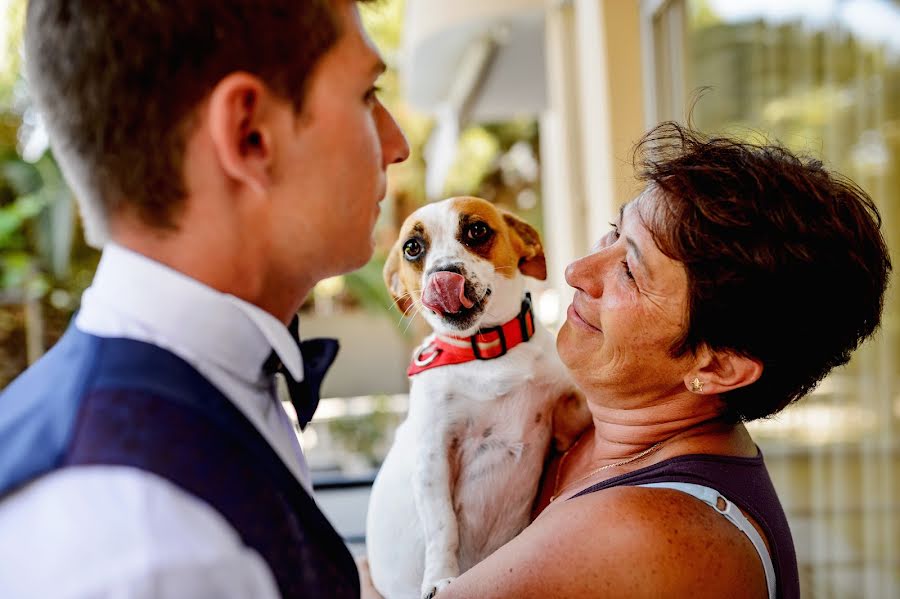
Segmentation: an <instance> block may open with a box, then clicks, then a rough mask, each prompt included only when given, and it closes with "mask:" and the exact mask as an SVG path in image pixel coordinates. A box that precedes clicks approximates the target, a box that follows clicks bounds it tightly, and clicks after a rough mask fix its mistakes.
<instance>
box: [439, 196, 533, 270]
mask: <svg viewBox="0 0 900 599" xmlns="http://www.w3.org/2000/svg"><path fill="white" fill-rule="evenodd" d="M452 205H453V208H454V210H456V212H457V213H458V214H459V227H458V230H457V240H458V241H459V242H460V243H461V244H463V246H465V247H466V249H467V250H468V251H470V252H471V253H473V254H475V255H476V256H479V257H481V258H483V259H485V260H487V261H489V262H492V263H493V264H494V268H496V270H497V273H498V274H500V275H501V276H503V277H505V278H507V279H511V278H513V277H514V276H515V275H516V270H522V272H524V273H525V274H528V275H530V276H536V275H537V276H536V278H539V279H543V278H545V277H546V272H544V276H540V272H539V271H535V270H534V269H532V271H533V272H528V271H526V269H525V268H523V264H524V263H525V262H528V263H529V266H530V265H531V262H532V261H534V260H536V259H539V260H540V261H541V262H543V256H544V251H543V248H542V247H541V241H540V237H539V236H538V233H537V231H535V230H534V229H533V228H532V227H531V226H530V225H528V224H527V223H525V222H524V221H522V220H520V219H519V218H517V217H515V216H513V215H512V214H510V213H508V212H505V211H502V210H500V209H498V208H496V207H495V206H494V205H493V204H491V203H490V202H488V201H486V200H482V199H480V198H473V197H463V198H455V199H454V200H453V204H452Z"/></svg>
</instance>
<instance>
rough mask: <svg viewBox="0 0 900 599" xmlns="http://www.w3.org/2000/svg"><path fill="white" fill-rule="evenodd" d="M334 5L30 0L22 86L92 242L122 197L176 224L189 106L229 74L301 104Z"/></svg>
mask: <svg viewBox="0 0 900 599" xmlns="http://www.w3.org/2000/svg"><path fill="white" fill-rule="evenodd" d="M332 4H333V0H302V1H298V0H190V1H188V2H159V1H151V2H147V1H137V0H104V1H103V2H95V1H91V2H88V1H84V0H30V1H29V4H28V13H27V20H26V32H25V49H26V65H27V66H26V69H27V78H28V83H29V88H30V90H31V94H32V96H33V98H34V99H35V101H36V104H37V106H38V109H39V110H40V112H41V114H42V116H43V118H44V121H45V124H46V126H47V129H48V132H49V134H50V138H51V144H52V147H53V149H54V152H55V154H56V158H57V160H58V161H59V162H60V166H61V167H62V169H63V172H64V174H65V175H66V178H67V180H68V181H69V183H70V184H72V186H73V188H74V191H75V193H76V195H77V196H79V200H80V202H81V208H82V216H83V217H84V220H85V225H86V235H87V237H88V240H89V242H90V243H92V244H94V245H97V244H99V243H103V242H104V241H105V238H106V236H107V225H106V221H107V217H108V215H109V214H110V213H111V212H113V211H115V210H117V209H119V207H120V206H121V205H123V204H124V203H126V202H127V203H128V204H131V206H132V207H133V208H135V209H136V210H137V213H138V214H139V215H140V217H141V218H142V220H143V221H144V222H146V223H147V224H149V225H152V226H156V227H163V228H171V227H173V226H174V219H175V217H176V216H177V213H178V208H179V205H180V203H181V200H182V199H183V198H184V195H185V185H184V180H183V172H182V166H183V160H184V153H185V146H186V142H187V138H188V135H189V133H190V132H191V130H192V119H193V117H194V116H195V114H196V108H197V106H198V105H199V104H200V103H201V102H202V101H203V100H204V99H205V98H206V97H207V95H208V94H209V93H210V92H211V91H212V89H213V87H214V86H215V85H216V84H217V83H218V82H219V81H220V80H221V79H222V78H223V77H225V76H226V75H228V74H229V73H232V72H235V71H244V72H248V73H252V74H254V75H256V76H258V77H259V78H260V79H261V80H262V81H264V82H265V84H266V85H268V86H269V88H270V89H271V90H272V91H273V92H274V93H276V94H278V95H279V96H282V97H284V98H286V99H289V100H291V101H292V102H293V103H294V106H295V107H296V109H297V110H298V111H299V110H300V108H301V104H302V102H303V98H304V92H305V89H306V85H307V82H308V80H309V76H310V74H311V73H312V71H313V67H314V66H315V64H316V62H317V61H318V60H319V59H320V58H321V56H322V55H323V54H325V52H326V51H327V50H328V49H329V48H330V47H331V46H332V45H333V44H334V43H335V42H336V41H337V39H338V37H339V36H340V31H339V30H338V20H337V17H336V13H335V12H334V10H333V7H332Z"/></svg>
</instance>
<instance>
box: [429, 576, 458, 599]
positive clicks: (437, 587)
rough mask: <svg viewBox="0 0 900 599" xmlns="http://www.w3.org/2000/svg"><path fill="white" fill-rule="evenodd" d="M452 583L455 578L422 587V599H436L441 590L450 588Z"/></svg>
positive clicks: (444, 579) (443, 579)
mask: <svg viewBox="0 0 900 599" xmlns="http://www.w3.org/2000/svg"><path fill="white" fill-rule="evenodd" d="M451 582H453V578H442V579H440V580H438V581H437V582H435V583H434V584H426V585H422V588H423V592H422V599H434V596H435V595H437V594H438V593H439V592H440V591H441V589H444V588H446V587H448V586H450V583H451Z"/></svg>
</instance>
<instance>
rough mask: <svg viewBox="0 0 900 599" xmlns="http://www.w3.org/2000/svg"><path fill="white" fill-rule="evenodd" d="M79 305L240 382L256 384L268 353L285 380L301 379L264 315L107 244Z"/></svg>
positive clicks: (282, 334) (295, 350)
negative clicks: (123, 320) (110, 312)
mask: <svg viewBox="0 0 900 599" xmlns="http://www.w3.org/2000/svg"><path fill="white" fill-rule="evenodd" d="M83 304H84V305H83V308H82V309H83V310H89V309H102V308H101V306H104V305H105V306H107V307H109V308H111V309H115V310H117V311H118V312H119V313H121V314H123V315H125V316H126V317H128V318H130V319H133V320H134V321H135V322H138V323H140V324H141V325H142V326H143V327H145V328H147V329H148V330H152V331H153V333H154V334H155V335H156V336H159V337H160V338H163V339H165V340H167V341H168V342H169V343H171V344H173V345H177V346H179V347H183V348H185V349H186V350H188V351H189V352H190V353H192V354H194V355H196V356H198V357H200V358H203V359H205V360H209V361H210V362H213V363H215V364H216V365H218V366H219V367H221V368H224V369H226V370H228V371H231V372H233V373H235V374H237V375H239V376H241V377H242V378H244V379H246V380H249V381H256V380H258V379H259V377H260V376H261V373H262V364H263V362H265V361H266V358H268V356H269V354H270V353H271V351H272V350H273V349H274V350H275V353H277V354H278V357H279V358H280V359H281V361H282V362H283V363H284V366H285V368H287V370H288V372H289V373H290V374H291V376H292V377H293V378H294V379H295V380H297V381H300V380H302V379H303V358H302V355H301V354H300V349H299V347H298V346H297V343H296V342H295V341H294V339H293V338H292V337H291V334H290V333H289V332H288V329H287V327H286V326H285V325H284V323H282V322H281V321H280V320H278V319H277V318H275V317H274V316H273V315H272V314H270V313H268V312H266V311H265V310H263V309H262V308H260V307H258V306H255V305H253V304H251V303H249V302H247V301H244V300H242V299H240V298H238V297H235V296H233V295H229V294H226V293H221V292H220V291H217V290H215V289H213V288H211V287H209V286H207V285H204V284H203V283H200V282H199V281H197V280H196V279H193V278H191V277H189V276H187V275H185V274H183V273H181V272H178V271H176V270H174V269H172V268H169V267H168V266H165V265H163V264H161V263H159V262H156V261H155V260H152V259H150V258H148V257H146V256H144V255H142V254H139V253H136V252H133V251H131V250H129V249H127V248H124V247H122V246H120V245H117V244H115V243H112V242H109V243H107V244H106V245H105V246H104V248H103V256H102V257H101V259H100V265H99V266H98V267H97V273H96V275H95V276H94V280H93V282H92V284H91V287H90V288H89V289H87V290H86V291H85V297H84V301H83Z"/></svg>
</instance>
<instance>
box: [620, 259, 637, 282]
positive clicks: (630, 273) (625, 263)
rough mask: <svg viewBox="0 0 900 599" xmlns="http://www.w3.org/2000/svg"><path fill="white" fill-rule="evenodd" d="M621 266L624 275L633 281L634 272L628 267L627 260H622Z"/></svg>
mask: <svg viewBox="0 0 900 599" xmlns="http://www.w3.org/2000/svg"><path fill="white" fill-rule="evenodd" d="M622 268H624V269H625V276H626V277H628V278H629V279H631V280H632V281H634V274H633V273H632V272H631V269H630V268H628V262H627V261H626V260H622Z"/></svg>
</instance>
